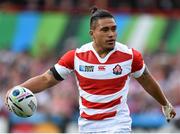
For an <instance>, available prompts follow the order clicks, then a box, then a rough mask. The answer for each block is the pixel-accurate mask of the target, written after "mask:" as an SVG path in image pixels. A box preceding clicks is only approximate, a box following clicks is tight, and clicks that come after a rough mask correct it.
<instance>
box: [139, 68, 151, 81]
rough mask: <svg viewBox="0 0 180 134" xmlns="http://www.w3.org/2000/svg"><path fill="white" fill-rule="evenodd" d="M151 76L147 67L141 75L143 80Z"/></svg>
mask: <svg viewBox="0 0 180 134" xmlns="http://www.w3.org/2000/svg"><path fill="white" fill-rule="evenodd" d="M149 76H150V74H149V71H148V68H147V67H145V70H144V72H143V74H142V75H141V78H143V79H145V78H147V77H149Z"/></svg>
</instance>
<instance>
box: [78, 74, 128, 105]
mask: <svg viewBox="0 0 180 134" xmlns="http://www.w3.org/2000/svg"><path fill="white" fill-rule="evenodd" d="M128 88H129V77H128V79H127V80H126V83H125V85H124V87H123V88H122V89H121V90H120V91H119V92H117V93H114V94H110V95H93V94H89V93H87V92H86V91H84V90H83V89H81V87H80V86H79V95H80V96H82V97H83V98H85V99H86V100H88V101H91V102H97V103H107V102H110V101H113V100H115V99H117V98H119V97H120V96H123V98H122V100H121V101H124V99H126V96H124V95H126V93H127V92H128V90H127V89H128Z"/></svg>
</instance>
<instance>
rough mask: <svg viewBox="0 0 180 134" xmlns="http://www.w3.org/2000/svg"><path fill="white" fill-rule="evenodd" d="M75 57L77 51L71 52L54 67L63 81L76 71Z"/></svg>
mask: <svg viewBox="0 0 180 134" xmlns="http://www.w3.org/2000/svg"><path fill="white" fill-rule="evenodd" d="M74 55H75V50H70V51H68V52H67V53H65V54H64V55H63V56H62V57H61V58H60V59H59V61H58V63H56V64H55V65H54V67H55V70H56V71H57V73H58V74H59V75H60V76H61V77H62V78H63V79H65V78H66V77H67V75H68V74H70V73H71V72H72V71H73V70H74Z"/></svg>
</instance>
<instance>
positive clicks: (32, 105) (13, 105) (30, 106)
mask: <svg viewBox="0 0 180 134" xmlns="http://www.w3.org/2000/svg"><path fill="white" fill-rule="evenodd" d="M7 105H8V107H9V110H10V111H11V112H14V113H15V114H16V115H17V116H19V117H24V118H26V117H30V116H32V115H33V114H34V112H35V111H36V109H37V100H36V97H35V95H34V94H33V93H32V92H31V91H30V90H29V89H27V88H25V87H21V86H16V87H14V88H12V90H11V91H10V92H9V94H8V96H7Z"/></svg>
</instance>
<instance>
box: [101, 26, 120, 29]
mask: <svg viewBox="0 0 180 134" xmlns="http://www.w3.org/2000/svg"><path fill="white" fill-rule="evenodd" d="M99 27H100V29H104V28H109V26H104V27H103V26H101V25H99ZM110 28H117V25H113V26H110Z"/></svg>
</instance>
